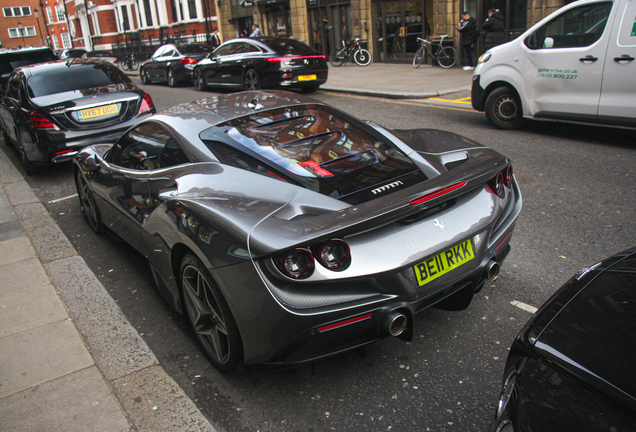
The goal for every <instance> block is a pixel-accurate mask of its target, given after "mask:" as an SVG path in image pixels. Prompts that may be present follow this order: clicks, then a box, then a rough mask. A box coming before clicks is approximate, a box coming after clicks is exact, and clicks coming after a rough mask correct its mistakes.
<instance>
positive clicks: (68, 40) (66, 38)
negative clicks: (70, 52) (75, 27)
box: [60, 33, 71, 48]
mask: <svg viewBox="0 0 636 432" xmlns="http://www.w3.org/2000/svg"><path fill="white" fill-rule="evenodd" d="M60 36H62V46H63V47H64V48H71V38H70V37H69V35H68V33H60Z"/></svg>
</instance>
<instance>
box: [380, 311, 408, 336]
mask: <svg viewBox="0 0 636 432" xmlns="http://www.w3.org/2000/svg"><path fill="white" fill-rule="evenodd" d="M407 324H408V319H407V318H406V317H405V316H404V315H403V314H401V313H399V312H395V311H393V312H391V313H390V314H388V315H387V316H386V318H384V321H382V331H383V332H384V333H388V334H390V335H391V336H399V335H401V334H402V332H404V330H405V329H406V325H407Z"/></svg>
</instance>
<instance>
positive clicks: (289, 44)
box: [194, 37, 329, 92]
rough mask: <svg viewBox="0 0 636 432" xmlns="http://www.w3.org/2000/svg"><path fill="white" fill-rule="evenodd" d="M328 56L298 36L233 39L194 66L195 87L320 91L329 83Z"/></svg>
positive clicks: (202, 88)
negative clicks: (292, 37) (297, 37)
mask: <svg viewBox="0 0 636 432" xmlns="http://www.w3.org/2000/svg"><path fill="white" fill-rule="evenodd" d="M328 72H329V71H328V66H327V62H326V60H325V56H324V55H322V54H320V53H319V52H318V51H316V50H314V49H313V48H311V47H310V46H308V45H306V44H304V43H302V42H299V41H297V40H294V39H288V38H273V37H259V38H248V39H233V40H231V41H228V42H226V43H224V44H223V45H220V46H219V47H218V48H217V49H216V50H214V52H213V53H212V54H210V55H209V56H208V57H207V58H206V59H204V60H202V61H200V62H199V63H198V64H197V65H196V67H195V68H194V86H195V87H196V89H197V90H205V89H207V88H208V87H222V88H234V89H240V90H258V89H275V88H279V89H288V88H298V89H302V90H305V91H308V92H311V91H316V90H318V87H319V86H320V85H321V84H324V83H325V82H327V75H328Z"/></svg>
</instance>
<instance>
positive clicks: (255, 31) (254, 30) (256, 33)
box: [250, 23, 265, 37]
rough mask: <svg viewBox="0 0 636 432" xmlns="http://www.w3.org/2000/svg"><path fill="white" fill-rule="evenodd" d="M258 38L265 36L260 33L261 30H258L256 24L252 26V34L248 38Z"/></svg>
mask: <svg viewBox="0 0 636 432" xmlns="http://www.w3.org/2000/svg"><path fill="white" fill-rule="evenodd" d="M259 36H265V35H264V34H263V33H262V32H261V29H259V28H258V24H256V23H254V24H252V33H250V37H259Z"/></svg>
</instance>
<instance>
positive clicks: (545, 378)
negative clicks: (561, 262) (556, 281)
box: [490, 248, 636, 432]
mask: <svg viewBox="0 0 636 432" xmlns="http://www.w3.org/2000/svg"><path fill="white" fill-rule="evenodd" d="M635 350H636V248H635V249H631V250H628V251H625V252H623V253H620V254H618V255H615V256H613V257H611V258H608V259H606V260H604V261H602V262H599V263H597V264H594V265H592V266H590V267H588V268H585V269H583V270H581V271H580V272H579V273H578V274H576V275H575V276H574V277H573V278H572V279H570V280H569V281H568V282H567V283H566V284H565V285H563V286H562V287H561V288H560V289H559V290H558V291H557V292H556V293H555V294H554V295H553V296H552V297H551V298H550V299H549V300H548V301H547V302H546V303H545V304H544V305H543V306H541V308H540V309H539V310H538V311H537V313H536V314H535V315H534V316H533V317H532V318H531V319H530V321H528V323H527V324H526V325H525V326H524V328H523V329H522V330H521V333H520V334H519V335H518V336H517V339H516V340H515V342H514V343H513V345H512V348H511V349H510V354H509V356H508V360H507V362H506V369H505V372H504V382H503V388H502V392H501V397H500V400H499V405H498V408H497V411H496V414H495V419H494V420H493V423H492V425H491V428H490V430H491V431H493V432H530V431H559V430H560V431H577V432H588V431H589V432H592V431H594V432H600V431H605V432H626V431H632V432H633V431H634V430H636V373H634V357H633V355H634V352H635Z"/></svg>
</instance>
